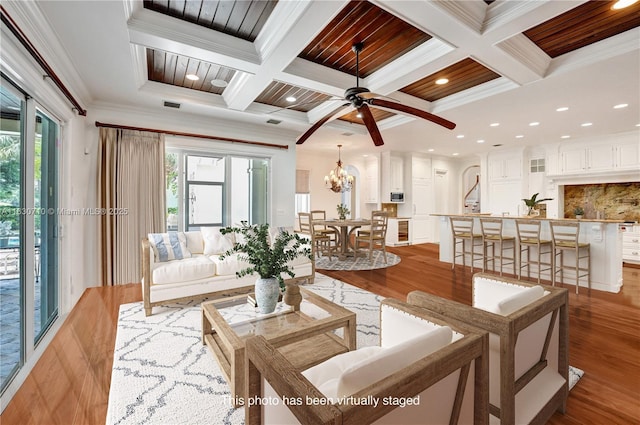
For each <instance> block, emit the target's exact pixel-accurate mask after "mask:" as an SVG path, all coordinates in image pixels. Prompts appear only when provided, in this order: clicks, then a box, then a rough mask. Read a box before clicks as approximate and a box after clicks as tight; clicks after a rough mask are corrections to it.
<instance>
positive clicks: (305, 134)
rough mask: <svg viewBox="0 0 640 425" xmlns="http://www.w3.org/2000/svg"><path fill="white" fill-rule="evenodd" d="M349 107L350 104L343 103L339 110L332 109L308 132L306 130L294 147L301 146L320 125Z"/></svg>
mask: <svg viewBox="0 0 640 425" xmlns="http://www.w3.org/2000/svg"><path fill="white" fill-rule="evenodd" d="M349 106H351V103H345V104H343V105H341V106H340V107H339V108H336V109H334V110H333V111H331V112H329V113H328V114H327V115H325V116H324V117H322V118H321V119H319V120H318V121H316V123H315V124H313V125H312V126H311V128H310V129H309V130H307V131H306V132H305V133H304V134H303V135H302V136H300V137H299V138H298V140H297V141H296V145H301V144H303V143H304V142H305V141H306V140H307V139H308V138H309V137H311V135H312V134H313V133H314V132H315V131H316V130H317V129H319V128H320V127H322V125H323V124H324V123H326V122H327V121H329V120H330V119H331V118H333V117H334V116H335V115H337V114H338V113H340V112H342V111H343V110H344V109H347V108H348V107H349Z"/></svg>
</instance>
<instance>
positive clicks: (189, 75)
mask: <svg viewBox="0 0 640 425" xmlns="http://www.w3.org/2000/svg"><path fill="white" fill-rule="evenodd" d="M185 77H187V80H191V81H198V80H199V79H200V77H198V76H197V75H196V74H187V75H185Z"/></svg>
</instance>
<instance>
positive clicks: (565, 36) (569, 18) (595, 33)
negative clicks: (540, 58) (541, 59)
mask: <svg viewBox="0 0 640 425" xmlns="http://www.w3.org/2000/svg"><path fill="white" fill-rule="evenodd" d="M614 3H615V1H602V0H592V1H589V2H587V3H583V4H581V5H580V6H577V7H575V8H573V9H571V10H569V11H567V12H565V13H563V14H561V15H558V16H556V17H555V18H552V19H550V20H548V21H547V22H543V23H542V24H540V25H537V26H535V27H533V28H531V29H528V30H527V31H525V32H524V35H526V36H527V37H528V38H529V39H530V40H531V41H533V42H534V43H535V44H536V45H537V46H538V47H540V48H541V49H542V50H543V51H544V52H545V53H546V54H548V55H549V56H550V57H552V58H555V57H558V56H560V55H563V54H565V53H568V52H571V51H574V50H576V49H579V48H581V47H584V46H587V45H589V44H592V43H595V42H598V41H601V40H604V39H605V38H608V37H612V36H614V35H616V34H620V33H622V32H624V31H628V30H630V29H632V28H635V27H637V26H639V25H640V2H637V3H635V4H633V5H631V6H629V7H627V8H625V9H620V10H612V9H611V6H613V4H614Z"/></svg>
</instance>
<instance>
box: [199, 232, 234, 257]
mask: <svg viewBox="0 0 640 425" xmlns="http://www.w3.org/2000/svg"><path fill="white" fill-rule="evenodd" d="M200 231H201V232H202V239H203V240H204V252H203V253H204V255H217V254H224V253H225V252H227V251H228V250H230V249H231V248H233V244H234V243H235V240H234V238H233V233H229V234H227V235H223V234H222V233H220V227H202V228H200Z"/></svg>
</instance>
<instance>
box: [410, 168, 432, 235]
mask: <svg viewBox="0 0 640 425" xmlns="http://www.w3.org/2000/svg"><path fill="white" fill-rule="evenodd" d="M411 190H412V192H411V193H412V195H411V196H412V202H413V214H412V215H411V218H412V220H411V233H412V235H411V241H412V243H414V244H418V243H427V242H432V241H433V237H434V236H433V234H432V229H433V226H432V225H431V220H432V217H431V216H430V214H431V213H432V212H433V202H432V201H431V200H432V199H433V183H432V182H428V181H424V180H420V179H416V178H414V179H413V182H412V186H411Z"/></svg>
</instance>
